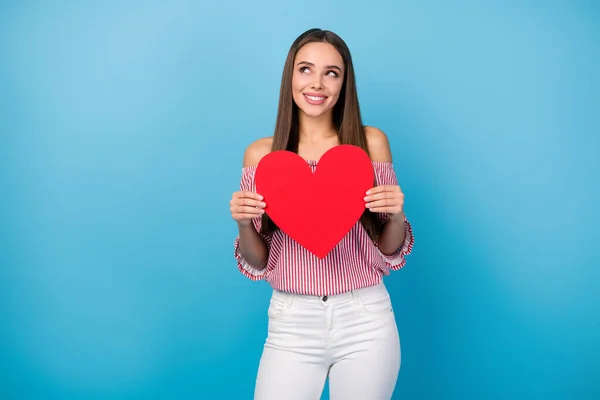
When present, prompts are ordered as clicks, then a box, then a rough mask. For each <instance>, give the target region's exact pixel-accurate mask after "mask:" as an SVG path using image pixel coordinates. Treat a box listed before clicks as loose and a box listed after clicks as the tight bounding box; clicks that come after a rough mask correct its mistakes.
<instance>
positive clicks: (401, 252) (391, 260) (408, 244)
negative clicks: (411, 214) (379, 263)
mask: <svg viewBox="0 0 600 400" xmlns="http://www.w3.org/2000/svg"><path fill="white" fill-rule="evenodd" d="M404 232H405V235H404V242H403V243H402V245H401V246H399V247H398V249H396V251H395V252H394V253H392V254H390V255H387V254H384V253H382V252H381V250H379V247H378V248H377V251H378V252H379V254H380V255H381V257H382V258H383V260H384V261H385V264H386V265H387V267H388V268H389V269H391V270H394V271H397V270H399V269H401V268H402V267H404V265H406V256H407V255H409V254H410V253H411V252H412V248H413V244H414V241H415V238H414V236H413V231H412V226H411V224H410V222H408V219H407V218H406V216H404Z"/></svg>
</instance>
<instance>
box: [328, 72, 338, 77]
mask: <svg viewBox="0 0 600 400" xmlns="http://www.w3.org/2000/svg"><path fill="white" fill-rule="evenodd" d="M327 75H329V76H333V77H334V78H337V77H338V76H339V75H338V73H337V72H335V71H327Z"/></svg>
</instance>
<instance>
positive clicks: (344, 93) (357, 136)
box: [261, 29, 380, 241]
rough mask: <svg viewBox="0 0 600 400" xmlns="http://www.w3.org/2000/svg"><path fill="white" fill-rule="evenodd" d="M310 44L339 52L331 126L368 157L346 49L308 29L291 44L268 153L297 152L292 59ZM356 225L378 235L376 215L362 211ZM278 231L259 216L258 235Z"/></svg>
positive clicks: (331, 35)
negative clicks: (340, 61)
mask: <svg viewBox="0 0 600 400" xmlns="http://www.w3.org/2000/svg"><path fill="white" fill-rule="evenodd" d="M313 42H321V43H329V44H331V45H332V46H333V47H335V49H336V50H337V51H338V52H339V53H340V55H341V56H342V59H343V61H344V67H345V73H344V80H343V84H342V89H341V92H340V96H339V98H338V101H337V103H336V104H335V106H334V107H333V123H334V126H335V128H336V129H337V134H338V142H339V144H350V145H354V146H358V147H360V148H361V149H363V150H364V151H365V152H367V154H369V149H368V146H367V137H366V134H365V129H364V126H363V124H362V118H361V114H360V106H359V104H358V94H357V90H356V80H355V75H354V67H353V64H352V56H351V55H350V50H349V49H348V46H347V45H346V43H345V42H344V40H342V38H340V37H339V36H338V35H336V34H335V33H333V32H331V31H327V30H322V29H309V30H307V31H306V32H304V33H302V34H301V35H300V36H298V38H297V39H296V40H295V41H294V43H292V46H291V47H290V50H289V52H288V55H287V58H286V60H285V64H284V67H283V74H282V78H281V88H280V91H279V106H278V110H277V120H276V123H275V132H274V135H273V145H272V147H271V151H277V150H288V151H292V152H294V153H298V142H299V140H300V137H299V126H298V106H297V105H296V103H295V102H294V100H293V97H292V75H293V73H294V60H295V58H296V54H297V53H298V51H299V50H300V49H301V48H302V47H303V46H304V45H306V44H308V43H313ZM360 222H361V224H362V225H363V227H364V228H365V230H366V232H367V234H368V235H369V237H370V238H371V239H372V240H375V241H376V240H377V239H378V237H379V234H380V224H379V221H378V218H377V214H375V213H373V212H371V211H369V210H367V209H365V212H364V213H363V215H362V216H361V218H360ZM276 229H278V228H277V226H276V225H275V223H274V222H273V220H271V219H270V218H269V216H267V214H263V216H262V229H261V231H262V233H264V234H270V233H272V232H273V231H274V230H276Z"/></svg>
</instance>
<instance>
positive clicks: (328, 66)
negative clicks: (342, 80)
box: [296, 61, 342, 72]
mask: <svg viewBox="0 0 600 400" xmlns="http://www.w3.org/2000/svg"><path fill="white" fill-rule="evenodd" d="M301 64H304V65H310V66H311V67H314V66H315V64H313V63H311V62H309V61H300V62H299V63H297V64H296V65H301ZM325 68H327V69H337V70H338V71H340V72H341V71H342V69H341V68H340V67H338V66H337V65H327V66H325Z"/></svg>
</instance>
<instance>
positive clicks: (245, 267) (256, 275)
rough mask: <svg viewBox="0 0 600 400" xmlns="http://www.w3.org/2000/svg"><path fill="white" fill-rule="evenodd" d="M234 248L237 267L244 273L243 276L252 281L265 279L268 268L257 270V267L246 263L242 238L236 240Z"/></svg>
mask: <svg viewBox="0 0 600 400" xmlns="http://www.w3.org/2000/svg"><path fill="white" fill-rule="evenodd" d="M233 248H234V251H233V255H234V257H235V259H236V260H237V266H238V269H239V271H240V272H241V273H242V275H244V276H245V277H246V278H248V279H251V280H253V281H258V280H261V279H264V278H265V273H266V271H267V268H266V267H265V268H263V269H257V268H255V267H253V266H252V265H250V264H249V263H248V261H246V259H245V258H244V257H243V256H242V253H241V252H240V237H239V236H237V237H236V238H235V242H234V245H233Z"/></svg>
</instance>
